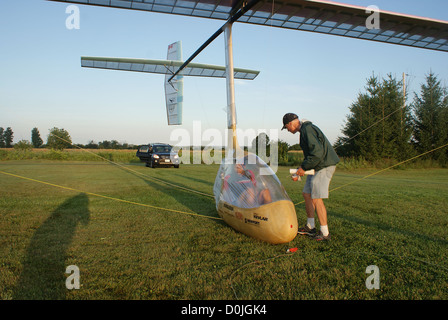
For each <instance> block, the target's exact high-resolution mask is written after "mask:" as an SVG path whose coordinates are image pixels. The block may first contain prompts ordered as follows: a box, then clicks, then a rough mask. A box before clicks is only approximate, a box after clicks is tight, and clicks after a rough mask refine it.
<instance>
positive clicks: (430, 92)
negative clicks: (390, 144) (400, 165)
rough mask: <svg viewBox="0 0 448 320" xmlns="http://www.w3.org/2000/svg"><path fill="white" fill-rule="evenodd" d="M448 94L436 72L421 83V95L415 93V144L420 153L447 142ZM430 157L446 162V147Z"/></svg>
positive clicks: (429, 155)
mask: <svg viewBox="0 0 448 320" xmlns="http://www.w3.org/2000/svg"><path fill="white" fill-rule="evenodd" d="M447 109H448V95H447V89H446V88H445V87H442V85H441V84H440V81H439V80H438V79H437V76H436V75H434V73H432V72H430V73H429V74H428V75H427V76H426V83H424V84H422V85H421V90H420V95H418V94H415V96H414V102H413V111H414V117H413V122H414V132H413V144H414V147H415V150H416V151H417V152H418V153H423V152H426V151H429V150H432V149H434V148H436V147H439V146H442V145H444V144H446V142H447V140H448V128H447V123H448V111H447ZM427 157H428V158H431V159H434V160H437V161H439V162H440V163H441V164H446V163H447V160H448V156H447V151H446V149H445V150H444V149H441V150H438V151H435V152H432V153H430V154H428V155H427Z"/></svg>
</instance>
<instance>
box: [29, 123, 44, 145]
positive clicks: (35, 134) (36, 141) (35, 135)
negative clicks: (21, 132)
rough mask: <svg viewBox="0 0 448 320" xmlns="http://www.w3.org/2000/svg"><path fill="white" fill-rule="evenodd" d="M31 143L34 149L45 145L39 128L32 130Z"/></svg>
mask: <svg viewBox="0 0 448 320" xmlns="http://www.w3.org/2000/svg"><path fill="white" fill-rule="evenodd" d="M31 143H32V144H33V147H34V148H39V147H40V146H41V145H42V144H43V143H44V142H43V141H42V139H41V137H40V133H39V130H38V129H37V128H33V130H31Z"/></svg>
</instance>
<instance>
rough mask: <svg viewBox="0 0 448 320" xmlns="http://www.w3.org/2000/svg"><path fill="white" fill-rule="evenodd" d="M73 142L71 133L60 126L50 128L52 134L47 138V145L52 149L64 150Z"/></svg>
mask: <svg viewBox="0 0 448 320" xmlns="http://www.w3.org/2000/svg"><path fill="white" fill-rule="evenodd" d="M71 144H72V138H71V137H70V134H69V133H68V132H67V131H66V130H64V129H59V128H56V127H55V128H53V129H50V134H49V135H48V138H47V146H48V147H49V148H51V149H56V150H64V149H66V148H68V147H70V146H71Z"/></svg>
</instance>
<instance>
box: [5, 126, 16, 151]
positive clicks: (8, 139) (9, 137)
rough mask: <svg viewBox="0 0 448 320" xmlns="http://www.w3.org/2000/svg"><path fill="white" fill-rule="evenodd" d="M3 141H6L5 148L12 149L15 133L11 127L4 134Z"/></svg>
mask: <svg viewBox="0 0 448 320" xmlns="http://www.w3.org/2000/svg"><path fill="white" fill-rule="evenodd" d="M3 139H4V141H5V148H12V141H13V139H14V132H13V131H12V129H11V127H8V128H6V130H5V131H4V132H3Z"/></svg>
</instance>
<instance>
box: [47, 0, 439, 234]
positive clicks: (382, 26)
mask: <svg viewBox="0 0 448 320" xmlns="http://www.w3.org/2000/svg"><path fill="white" fill-rule="evenodd" d="M49 1H59V2H69V3H78V4H85V5H96V6H104V7H114V8H121V9H131V10H141V11H150V12H159V13H168V14H177V15H185V16H193V17H201V18H209V19H218V20H223V21H225V22H224V24H223V26H222V27H221V28H219V29H218V30H217V31H216V32H215V33H214V34H213V35H212V36H211V37H210V38H209V39H208V40H207V41H206V42H205V43H204V44H203V45H202V46H201V47H200V48H198V49H197V50H196V51H195V52H194V53H193V54H192V55H191V56H190V58H188V59H187V60H186V61H185V62H184V63H182V65H180V66H177V65H176V66H173V69H172V72H173V73H172V75H170V76H168V78H167V79H166V80H167V82H168V83H173V81H174V83H175V81H176V80H177V78H176V77H177V76H178V75H182V71H183V70H184V69H185V68H188V66H189V64H190V63H191V61H192V60H193V59H194V58H195V57H196V56H197V55H198V54H199V53H200V52H201V51H202V50H203V49H204V48H206V47H207V46H208V45H209V44H210V43H211V42H212V41H213V40H215V39H216V38H217V37H218V36H219V35H221V34H222V33H224V37H225V57H226V89H227V105H228V108H227V127H228V129H229V131H230V132H231V134H229V141H228V148H227V154H226V158H225V159H224V161H223V163H222V164H221V166H220V169H219V171H218V175H217V177H216V180H215V185H214V188H213V189H214V194H215V201H216V206H217V210H218V213H219V215H220V216H221V217H222V218H223V219H224V221H226V222H227V223H228V224H229V225H230V226H232V227H233V228H235V229H236V230H238V231H240V232H242V233H245V234H247V235H249V236H252V237H254V238H257V239H260V240H263V241H266V242H270V243H286V242H289V241H291V240H293V239H294V237H295V236H296V234H297V228H298V226H297V217H296V212H295V208H294V205H293V203H292V202H291V200H290V199H289V197H288V195H287V194H286V192H285V190H284V188H283V187H282V186H281V183H280V181H279V180H278V178H277V177H276V176H275V174H274V173H273V172H272V170H270V168H269V167H268V166H267V165H266V164H265V163H264V162H263V161H262V160H261V159H259V158H258V157H257V156H256V155H253V154H248V153H245V152H243V151H242V150H241V148H240V147H239V146H238V143H237V136H236V110H235V92H234V78H235V73H234V67H233V52H232V25H233V23H235V22H242V23H249V24H255V25H264V26H272V27H279V28H285V29H292V30H299V31H308V32H317V33H322V34H330V35H336V36H342V37H349V38H353V39H362V40H368V41H377V42H383V43H389V44H394V45H402V46H409V47H414V48H420V49H427V50H436V51H442V52H447V51H448V21H442V20H436V19H430V18H423V17H416V16H411V15H404V14H399V13H393V12H388V11H381V10H378V11H377V12H376V14H378V17H379V26H374V27H372V26H371V25H368V24H367V23H366V22H367V20H368V18H369V16H370V15H371V14H372V10H368V9H367V8H364V7H359V6H353V5H347V4H342V3H336V2H332V1H325V0H275V1H272V0H49Z"/></svg>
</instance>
